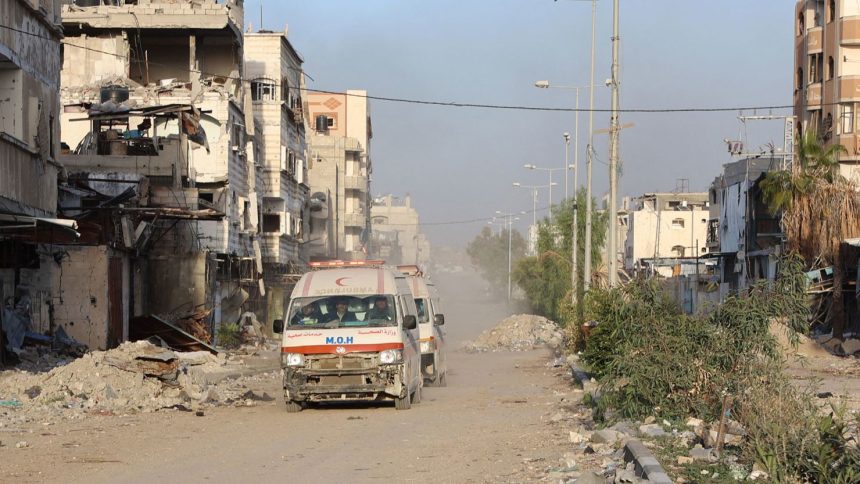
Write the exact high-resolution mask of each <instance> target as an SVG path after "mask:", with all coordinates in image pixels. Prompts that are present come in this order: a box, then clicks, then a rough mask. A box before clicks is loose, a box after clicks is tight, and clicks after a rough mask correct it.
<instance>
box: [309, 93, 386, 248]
mask: <svg viewBox="0 0 860 484" xmlns="http://www.w3.org/2000/svg"><path fill="white" fill-rule="evenodd" d="M366 96H367V93H366V91H355V90H350V91H347V92H346V93H345V94H327V93H309V94H308V96H307V99H308V101H307V106H308V109H307V113H308V114H307V117H306V122H308V123H309V125H310V128H309V130H308V132H309V133H311V132H312V134H311V136H310V137H309V139H308V145H309V149H308V151H309V160H310V163H309V165H308V182H309V184H310V189H311V190H310V193H311V196H310V201H309V206H310V209H311V213H310V226H309V234H308V241H307V245H308V255H309V257H310V258H311V259H317V260H324V259H343V260H363V259H366V258H367V252H368V248H367V246H368V242H369V236H370V202H371V200H370V175H371V173H372V166H373V165H372V162H371V156H370V140H371V138H372V137H373V130H372V128H371V122H370V110H369V107H368V103H367V97H366Z"/></svg>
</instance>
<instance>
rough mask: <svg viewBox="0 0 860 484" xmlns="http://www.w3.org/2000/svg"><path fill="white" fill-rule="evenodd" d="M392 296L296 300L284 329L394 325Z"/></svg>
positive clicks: (303, 298)
mask: <svg viewBox="0 0 860 484" xmlns="http://www.w3.org/2000/svg"><path fill="white" fill-rule="evenodd" d="M396 314H397V313H396V311H395V305H394V296H388V295H367V296H364V295H358V296H326V297H300V298H295V299H293V301H292V305H291V306H290V317H289V324H288V326H287V329H308V328H314V329H329V328H352V327H358V328H361V327H368V326H374V327H376V326H397V316H396Z"/></svg>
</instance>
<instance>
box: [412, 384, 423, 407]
mask: <svg viewBox="0 0 860 484" xmlns="http://www.w3.org/2000/svg"><path fill="white" fill-rule="evenodd" d="M412 403H414V404H416V405H417V404H419V403H421V385H419V386H418V388H416V389H415V391H414V392H413V393H412Z"/></svg>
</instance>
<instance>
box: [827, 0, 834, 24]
mask: <svg viewBox="0 0 860 484" xmlns="http://www.w3.org/2000/svg"><path fill="white" fill-rule="evenodd" d="M834 20H836V0H830V2H829V4H828V5H827V22H828V23H830V22H833V21H834Z"/></svg>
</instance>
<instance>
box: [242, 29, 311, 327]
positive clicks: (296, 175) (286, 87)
mask: <svg viewBox="0 0 860 484" xmlns="http://www.w3.org/2000/svg"><path fill="white" fill-rule="evenodd" d="M302 62H303V59H302V57H301V56H300V55H299V53H298V52H296V50H295V48H294V47H293V45H292V44H291V43H290V41H289V39H288V38H287V32H286V31H284V32H270V31H260V32H255V33H250V32H246V33H245V77H246V79H247V80H248V81H249V84H250V88H251V99H252V102H253V105H254V122H255V125H256V130H257V132H258V133H259V136H258V140H257V141H258V148H259V153H260V156H259V159H258V163H259V164H260V165H262V172H261V176H260V183H258V191H259V193H260V196H261V198H262V211H261V215H262V224H261V234H260V240H261V245H262V251H263V267H264V270H263V274H264V280H265V282H266V287H267V288H268V290H267V294H266V304H265V306H264V307H259V308H258V311H257V316H258V317H260V318H261V319H262V320H264V321H270V320H273V319H280V318H281V317H282V316H283V311H284V308H283V306H284V301H285V299H286V298H287V297H289V292H290V290H291V289H292V286H293V284H295V280H296V276H297V274H300V273H301V272H302V267H303V266H304V265H305V264H306V263H307V262H308V260H307V255H306V254H305V253H304V250H303V242H304V240H305V234H306V230H307V223H306V219H307V217H306V213H307V211H308V209H307V200H308V195H309V187H308V182H307V165H306V163H305V160H307V144H306V142H305V123H304V115H303V112H304V109H303V100H302V92H303V91H302V86H303V74H302Z"/></svg>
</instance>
